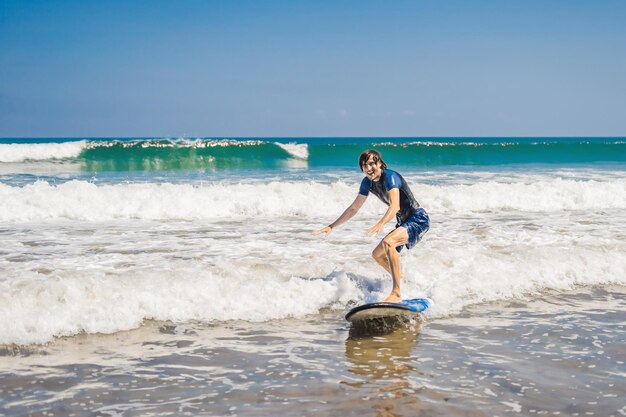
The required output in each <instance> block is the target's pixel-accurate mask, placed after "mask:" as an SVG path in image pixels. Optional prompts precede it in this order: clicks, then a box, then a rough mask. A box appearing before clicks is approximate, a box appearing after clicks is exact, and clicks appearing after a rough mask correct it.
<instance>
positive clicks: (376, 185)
mask: <svg viewBox="0 0 626 417" xmlns="http://www.w3.org/2000/svg"><path fill="white" fill-rule="evenodd" d="M392 188H397V189H398V190H399V192H400V210H398V213H397V214H396V218H397V220H398V223H402V222H403V221H404V220H406V219H407V218H408V217H409V216H410V215H411V212H413V210H414V209H417V208H419V207H420V205H419V203H418V202H417V200H416V199H415V197H413V193H412V192H411V189H410V188H409V186H408V184H407V183H406V181H405V180H404V178H402V175H400V174H398V173H397V172H396V171H392V170H390V169H383V171H382V174H381V176H380V179H379V180H378V181H372V180H370V179H369V178H367V177H365V178H363V181H361V187H360V188H359V194H362V195H365V196H367V195H369V193H370V192H371V193H372V194H374V195H375V196H376V197H378V198H379V199H380V200H381V201H382V202H383V203H385V204H387V205H389V191H390V190H391V189H392Z"/></svg>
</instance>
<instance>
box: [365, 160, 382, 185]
mask: <svg viewBox="0 0 626 417" xmlns="http://www.w3.org/2000/svg"><path fill="white" fill-rule="evenodd" d="M361 169H362V170H363V172H364V173H365V175H366V176H367V178H369V179H370V180H372V181H378V180H379V179H380V175H381V174H382V172H383V171H382V164H381V163H380V161H374V155H370V157H369V158H368V159H367V161H365V163H364V164H363V166H362V167H361Z"/></svg>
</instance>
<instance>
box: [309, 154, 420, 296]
mask: <svg viewBox="0 0 626 417" xmlns="http://www.w3.org/2000/svg"><path fill="white" fill-rule="evenodd" d="M359 166H360V167H361V170H362V171H363V172H364V173H365V178H363V181H361V187H360V189H359V194H358V195H357V197H356V199H355V200H354V201H353V202H352V204H350V206H349V207H348V208H347V209H346V210H345V211H344V212H343V214H341V216H339V218H338V219H337V220H335V221H334V222H333V223H331V224H330V225H328V226H326V227H324V228H322V229H320V230H316V231H314V232H313V234H314V235H319V234H321V233H325V234H327V235H328V234H330V232H331V231H332V230H333V229H334V228H335V227H337V226H339V225H341V224H343V223H345V222H347V221H348V220H350V219H351V218H352V216H354V215H355V214H356V213H357V212H358V211H359V209H360V208H361V206H363V203H364V202H365V200H367V196H368V195H369V193H372V194H374V195H375V196H376V197H378V198H379V199H380V200H381V201H382V202H383V203H385V204H387V205H388V206H389V208H388V209H387V211H386V212H385V214H384V215H383V217H382V218H381V219H380V220H379V221H378V223H376V224H375V225H374V226H372V227H370V228H369V229H367V233H368V234H370V235H376V234H378V232H380V231H381V230H382V228H383V227H384V226H385V225H386V224H387V223H388V222H389V221H390V220H391V219H393V217H394V216H395V217H396V221H397V224H396V228H395V230H393V231H392V232H391V233H389V234H388V235H387V236H385V237H384V238H383V240H381V241H380V243H379V244H378V246H376V248H375V249H374V251H373V252H372V257H373V258H374V260H375V261H376V262H378V264H379V265H380V266H382V267H383V268H385V270H386V271H387V272H389V273H390V274H391V277H392V278H393V288H392V289H391V294H389V296H388V297H387V298H386V299H385V300H384V301H385V302H390V303H395V302H399V301H401V300H402V296H401V294H400V278H401V271H400V253H399V252H400V250H402V246H403V245H404V246H406V247H407V249H411V248H412V247H413V246H414V245H415V244H416V243H417V242H419V241H420V239H421V238H422V236H423V235H424V233H426V232H427V231H428V228H429V226H430V219H429V218H428V214H427V213H426V211H425V210H424V209H423V208H421V207H420V205H419V203H418V202H417V200H415V197H413V193H412V192H411V190H410V188H409V186H408V185H407V183H406V181H405V180H404V178H402V176H401V175H400V174H398V173H397V172H395V171H392V170H390V169H387V164H385V162H384V161H383V160H382V158H381V156H380V153H378V152H377V151H374V150H366V151H364V152H363V153H362V154H361V156H360V157H359Z"/></svg>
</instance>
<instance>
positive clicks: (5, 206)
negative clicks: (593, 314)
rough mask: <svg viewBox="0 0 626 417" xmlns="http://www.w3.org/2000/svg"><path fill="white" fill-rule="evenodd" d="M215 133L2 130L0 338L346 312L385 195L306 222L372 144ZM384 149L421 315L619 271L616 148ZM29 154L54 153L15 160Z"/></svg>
mask: <svg viewBox="0 0 626 417" xmlns="http://www.w3.org/2000/svg"><path fill="white" fill-rule="evenodd" d="M335 141H336V142H337V143H336V144H333V145H336V146H337V147H340V146H344V145H342V143H341V140H340V139H336V140H335ZM387 141H388V140H387V139H386V140H381V141H380V144H381V145H380V146H387V147H388V148H389V149H391V148H394V149H400V151H395V152H402V149H404V152H413V151H412V150H411V149H409V150H406V149H407V147H409V148H410V146H416V145H415V140H412V141H408V142H407V144H406V146H404V147H401V146H396V144H392V145H393V146H391V145H388V144H387V145H386V144H385V143H386V142H387ZM475 141H476V140H473V142H475ZM217 142H219V141H216V140H211V141H204V142H203V141H200V142H198V141H195V140H194V141H184V142H181V141H169V142H166V143H167V144H169V145H168V146H169V147H163V146H161V145H162V144H163V142H160V141H154V140H152V141H143V142H142V141H134V142H128V141H117V142H116V141H108V142H104V143H101V144H98V143H94V142H91V141H86V140H83V141H74V142H65V143H33V144H24V143H18V144H12V143H11V144H10V143H4V144H0V172H2V175H1V176H0V344H11V343H15V344H31V343H45V342H49V341H51V340H52V339H53V338H54V337H56V336H64V335H75V334H78V333H81V332H87V333H113V332H118V331H121V330H127V329H132V328H136V327H139V326H141V325H142V322H144V320H147V319H156V320H171V321H174V322H187V321H192V320H199V321H205V322H215V323H220V322H224V321H228V320H247V321H268V320H274V319H282V318H287V317H304V316H307V315H312V314H317V313H319V312H320V310H322V309H331V310H336V311H337V314H338V315H340V314H342V311H344V310H345V309H347V308H348V307H349V306H352V305H354V304H356V303H362V302H366V301H367V302H369V301H375V300H378V299H380V298H382V297H384V296H385V295H386V293H388V291H389V289H390V286H391V279H390V278H389V277H388V276H387V275H386V274H385V273H383V271H382V270H381V269H380V268H379V267H378V266H377V265H375V263H374V262H373V261H372V260H371V257H370V253H371V251H372V249H373V248H374V247H375V245H376V244H377V242H378V240H379V239H380V238H381V237H382V236H379V237H377V238H375V237H370V236H367V235H366V233H365V230H366V229H367V228H368V227H370V226H371V225H373V224H374V223H376V222H377V221H378V219H379V218H380V216H381V215H382V214H383V213H384V212H385V206H384V205H383V204H382V203H380V202H379V201H378V200H376V199H375V197H371V198H369V199H368V201H367V203H366V205H365V206H364V207H363V209H362V210H361V212H360V213H359V214H358V215H357V216H356V217H355V218H354V219H353V220H352V221H351V222H349V223H347V224H346V225H344V226H342V227H340V228H338V229H337V230H335V231H333V233H332V234H331V235H330V236H329V237H327V238H325V237H314V236H312V235H311V231H312V230H315V229H317V228H320V227H322V226H325V225H327V224H329V223H330V222H332V221H333V220H335V219H336V218H337V217H338V216H339V214H341V212H342V211H343V210H344V209H345V208H346V207H347V206H348V205H349V204H350V203H351V202H352V200H353V199H354V198H355V197H356V195H357V192H358V184H359V182H360V179H361V178H362V174H361V173H360V172H359V170H358V167H356V164H355V163H354V161H355V160H356V158H357V157H358V150H360V149H365V148H367V147H368V145H370V144H369V143H357V144H355V146H354V150H353V149H352V148H350V152H349V153H350V154H351V156H352V158H351V160H350V162H349V163H348V162H346V163H343V162H341V161H342V160H339V159H336V160H333V163H332V166H322V164H321V162H320V161H322V160H324V158H322V157H320V156H319V155H320V152H322V150H320V149H321V148H317V147H316V146H321V145H319V144H317V143H308V144H307V143H296V142H294V141H285V142H276V141H271V140H266V141H250V140H246V141H242V142H238V141H236V140H235V141H233V140H231V142H230V143H227V142H219V143H222V145H219V146H217V145H211V144H212V143H217ZM505 142H506V143H507V144H508V143H510V142H511V140H506V141H505ZM194 143H195V145H194ZM198 143H199V144H200V145H198ZM445 143H447V142H444V145H445ZM170 145H171V146H170ZM427 145H428V146H430V142H428V144H427ZM580 146H583V145H580ZM455 147H456V148H459V146H455ZM506 147H508V148H510V145H507V146H506ZM252 148H254V150H252ZM430 148H431V149H432V148H433V147H432V146H430ZM435 148H442V146H438V147H435ZM443 148H445V146H443ZM168 149H169V150H168ZM324 149H325V148H324ZM335 149H336V147H335ZM357 149H358V150H357ZM385 149H387V148H385ZM533 149H534V148H533ZM622 149H623V148H619V149H618V151H620V152H621V150H622ZM207 150H208V151H207ZM166 151H167V152H170V153H162V152H166ZM204 151H206V152H213V153H206V154H204V153H198V152H204ZM420 151H421V148H419V149H417V150H415V151H414V152H416V153H419V152H420ZM444 151H445V152H459V154H458V155H459V156H458V158H460V159H459V161H461V160H462V159H461V158H464V156H463V155H466V153H463V152H462V151H458V150H454V151H449V150H448V149H447V148H445V149H444ZM172 152H173V153H172ZM246 152H249V153H246ZM324 152H326V151H324ZM328 152H331V151H328ZM333 152H334V151H333ZM336 152H340V150H336ZM498 152H500V148H498ZM512 152H514V150H513V151H512ZM346 153H348V152H347V151H346ZM389 153H390V155H389V157H387V155H386V154H385V150H383V156H384V157H385V159H386V160H387V163H388V164H389V167H390V168H392V169H397V170H398V171H399V172H400V173H401V174H402V175H403V176H404V177H405V179H406V180H407V181H408V182H409V184H410V186H411V188H412V190H413V193H414V194H415V196H416V198H417V199H418V201H419V202H420V204H421V205H422V206H423V207H425V208H426V210H427V211H428V212H429V214H430V217H431V222H432V223H431V230H430V231H429V232H428V233H427V235H426V236H425V238H424V240H423V242H421V243H420V244H419V245H418V246H417V247H416V248H415V249H413V250H411V251H409V252H407V251H406V250H405V251H403V255H402V262H403V271H404V284H403V295H404V296H406V297H423V296H428V297H430V298H432V299H433V300H434V307H433V308H432V311H430V313H429V314H430V315H431V317H442V316H448V315H451V314H454V313H456V312H459V311H460V310H461V309H463V308H464V307H465V306H468V305H472V304H477V303H482V302H485V301H494V300H504V299H528V298H529V297H532V296H533V294H537V293H541V292H542V291H546V290H549V289H550V290H568V289H572V288H575V287H578V286H586V285H591V286H598V285H608V284H618V285H626V256H624V254H625V253H626V211H625V210H624V209H626V175H625V174H626V170H625V169H624V165H623V164H621V163H620V160H618V161H616V162H618V163H616V164H615V165H613V166H610V165H609V166H608V167H607V165H606V164H605V163H604V162H602V163H600V162H597V163H588V164H586V165H584V166H577V165H576V164H574V163H570V162H567V161H566V162H562V161H561V162H559V161H557V162H556V163H554V164H549V165H546V164H544V163H541V162H542V161H537V163H534V164H521V165H520V163H519V162H515V163H511V164H509V165H506V164H505V165H498V164H487V165H482V166H471V167H467V166H465V165H463V164H462V163H461V162H459V163H457V164H452V165H445V164H444V165H441V166H434V167H433V166H423V165H419V164H413V163H411V162H410V160H409V159H407V160H401V159H399V160H401V161H402V163H398V164H395V163H394V157H393V155H394V154H393V153H392V151H391V150H390V151H389ZM581 154H584V150H583V151H581ZM259 155H261V156H259ZM324 155H326V154H324ZM454 155H456V154H454ZM622 157H623V156H622ZM255 158H257V159H255ZM316 158H317V159H316ZM337 158H339V157H337ZM398 158H400V157H398ZM478 158H483V157H482V156H480V155H478ZM602 158H604V156H602ZM38 160H41V164H44V163H50V161H57V162H55V169H54V170H50V172H47V173H44V174H42V173H41V172H39V171H37V174H29V173H28V172H26V171H27V170H28V169H29V167H32V163H33V162H32V161H38ZM224 161H228V162H224ZM238 161H239V162H238ZM241 161H243V162H241ZM255 161H257V162H258V163H257V162H255ZM337 161H339V162H337ZM26 162H28V163H29V164H31V165H28V164H26V165H24V164H21V163H26ZM2 164H4V165H2ZM168 164H169V165H168ZM176 164H178V165H176ZM185 164H186V165H185ZM202 164H204V165H202ZM41 166H42V167H44V166H45V165H41ZM107 167H108V168H107ZM159 167H160V168H159ZM202 167H204V168H202ZM42 169H44V168H42ZM107 169H108V170H107ZM44 170H45V169H44ZM392 227H393V224H391V223H390V224H389V225H388V226H387V228H386V231H390V230H391V229H392Z"/></svg>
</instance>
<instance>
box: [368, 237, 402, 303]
mask: <svg viewBox="0 0 626 417" xmlns="http://www.w3.org/2000/svg"><path fill="white" fill-rule="evenodd" d="M408 241H409V234H408V232H407V231H406V229H405V228H404V227H398V228H397V229H395V230H394V231H393V232H391V233H389V234H388V235H387V236H385V238H384V239H383V240H381V242H380V243H379V244H378V246H376V249H374V251H373V252H372V257H373V258H374V260H376V262H377V263H378V264H379V265H380V266H382V267H383V268H385V270H386V271H387V272H389V273H390V274H391V278H392V279H393V288H392V290H391V294H389V296H388V297H387V298H386V299H385V300H384V301H386V302H391V303H394V302H397V301H400V300H401V299H402V298H401V294H400V280H401V278H402V276H401V270H400V254H399V253H398V251H396V248H397V247H398V246H400V245H404V244H405V243H407V242H408Z"/></svg>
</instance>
